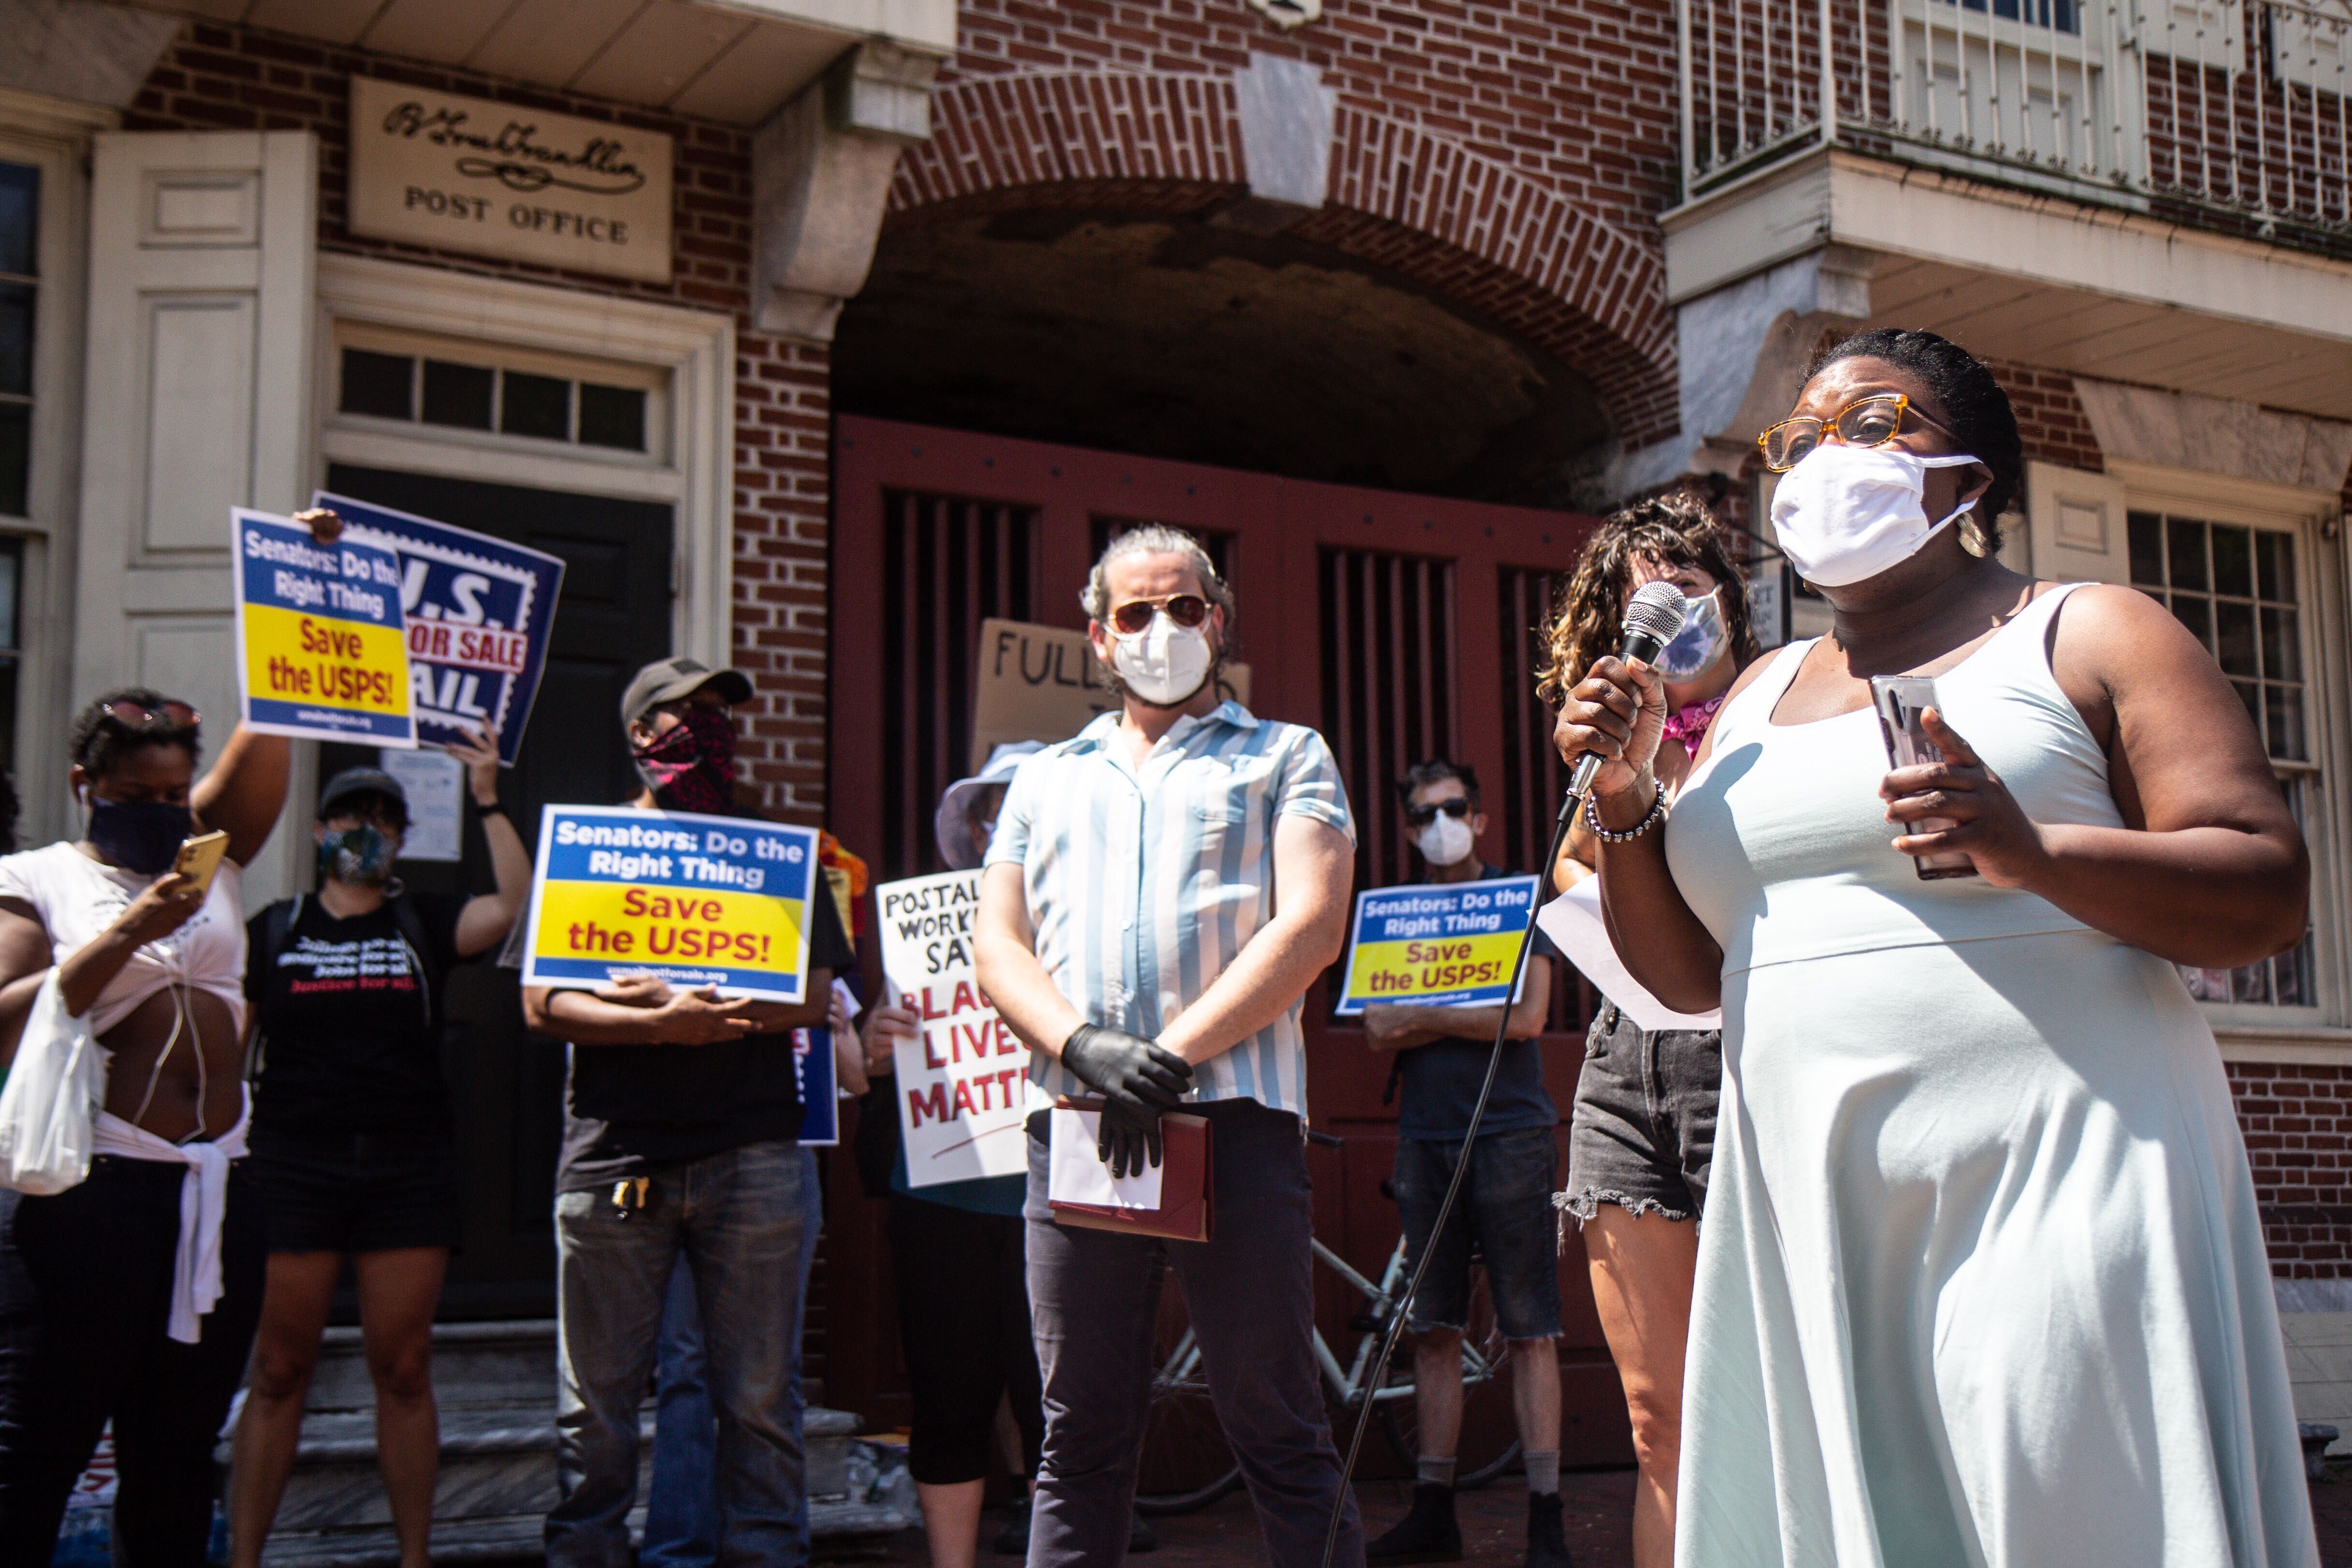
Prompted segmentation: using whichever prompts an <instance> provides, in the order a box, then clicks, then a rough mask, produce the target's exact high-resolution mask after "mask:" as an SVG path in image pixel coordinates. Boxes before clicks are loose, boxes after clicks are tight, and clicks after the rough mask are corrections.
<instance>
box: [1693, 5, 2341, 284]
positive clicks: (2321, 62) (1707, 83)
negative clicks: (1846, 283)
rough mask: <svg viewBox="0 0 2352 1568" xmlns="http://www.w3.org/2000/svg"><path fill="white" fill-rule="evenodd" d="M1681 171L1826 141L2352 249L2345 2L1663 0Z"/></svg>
mask: <svg viewBox="0 0 2352 1568" xmlns="http://www.w3.org/2000/svg"><path fill="white" fill-rule="evenodd" d="M1676 25H1677V27H1678V29H1679V34H1680V44H1681V58H1682V115H1683V123H1682V132H1683V184H1684V190H1685V195H1686V196H1690V197H1696V196H1699V195H1704V194H1706V192H1707V191H1709V190H1711V189H1714V188H1716V187H1717V186H1719V185H1722V184H1727V183H1729V182H1730V181H1732V180H1735V179H1738V177H1740V176H1741V175H1742V174H1747V173H1748V172H1750V171H1752V170H1755V169H1758V168H1759V167H1762V166H1763V165H1765V164H1767V163H1772V162H1775V161H1777V160H1779V159H1780V158H1784V157H1788V156H1790V155H1792V154H1793V153H1797V152H1800V151H1801V150H1803V149H1805V148H1807V147H1813V146H1830V145H1834V146H1843V147H1848V148H1852V149H1855V150H1859V151H1864V152H1873V153H1881V154H1884V155H1887V156H1891V157H1895V158H1897V159H1900V160H1903V161H1906V162H1909V163H1927V164H1931V165H1939V166H1943V167H1947V168H1949V169H1952V170H1954V171H1956V172H1958V173H1963V174H1978V175H1980V176H1989V177H1991V178H1995V179H1999V180H2003V181H2006V182H2009V183H2012V184H2018V183H2022V184H2028V185H2032V186H2037V187H2041V188H2044V189H2049V188H2053V187H2055V188H2057V189H2059V190H2061V191H2063V193H2065V194H2072V195H2080V196H2086V197H2088V198H2090V199H2093V200H2098V201H2103V202H2107V203H2120V204H2123V205H2131V206H2136V207H2139V208H2142V209H2144V210H2149V211H2153V212H2158V213H2161V214H2164V215H2166V216H2174V217H2179V218H2181V219H2183V220H2185V221H2189V222H2195V223H2199V224H2201V225H2206V226H2221V227H2225V228H2233V229H2237V230H2240V231H2242V232H2247V233H2252V234H2257V235H2262V236H2266V237H2273V238H2278V239H2284V240H2289V241H2291V242H2296V243H2305V244H2314V245H2317V246H2320V247H2324V248H2326V249H2329V250H2334V251H2339V252H2341V251H2344V250H2347V248H2352V182H2347V172H2346V171H2347V157H2352V124H2347V93H2352V0H2307V3H2306V0H1959V3H1958V4H1955V3H1953V0H1679V4H1678V6H1677V16H1676Z"/></svg>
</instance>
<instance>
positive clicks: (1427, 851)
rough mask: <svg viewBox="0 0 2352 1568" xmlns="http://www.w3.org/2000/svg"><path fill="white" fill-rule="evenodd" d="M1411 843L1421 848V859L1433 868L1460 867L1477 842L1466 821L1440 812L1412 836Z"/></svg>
mask: <svg viewBox="0 0 2352 1568" xmlns="http://www.w3.org/2000/svg"><path fill="white" fill-rule="evenodd" d="M1412 841H1413V843H1415V844H1416V845H1419V846H1420V847H1421V858H1423V859H1424V860H1426V861H1428V862H1429V863H1430V864H1431V865H1433V866H1458V865H1460V864H1461V863H1462V862H1463V861H1465V860H1467V859H1468V858H1470V850H1471V847H1472V846H1473V845H1474V844H1475V843H1476V842H1477V841H1476V839H1475V837H1472V835H1471V832H1470V824H1469V822H1468V821H1467V820H1466V819H1465V818H1463V817H1459V816H1446V815H1445V813H1444V812H1442V811H1441V812H1439V813H1438V814H1437V816H1435V817H1434V818H1433V819H1432V820H1431V822H1430V825H1429V826H1426V827H1424V828H1423V829H1422V830H1421V831H1420V832H1419V833H1416V834H1414V835H1413V836H1412Z"/></svg>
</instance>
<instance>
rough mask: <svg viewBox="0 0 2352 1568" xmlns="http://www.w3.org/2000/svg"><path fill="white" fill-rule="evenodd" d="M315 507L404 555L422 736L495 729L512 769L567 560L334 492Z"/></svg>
mask: <svg viewBox="0 0 2352 1568" xmlns="http://www.w3.org/2000/svg"><path fill="white" fill-rule="evenodd" d="M310 504H311V505H312V506H315V507H325V508H326V509H327V510H330V511H331V512H333V513H334V514H335V515H336V516H337V517H340V518H341V519H342V520H343V521H344V522H345V523H346V524H347V525H348V526H349V528H350V531H351V535H350V536H352V537H356V538H359V539H361V540H363V541H365V542H369V543H372V544H380V545H382V546H383V547H384V548H385V549H387V550H390V551H391V552H393V553H394V555H397V556H398V557H399V558H400V603H401V607H402V609H403V610H404V611H405V612H406V615H407V626H408V671H409V681H410V687H411V694H412V699H413V701H412V706H413V707H414V708H415V710H416V738H417V740H419V741H421V742H424V743H425V744H426V745H428V746H446V745H448V744H450V743H452V742H458V741H463V740H466V739H467V738H469V736H470V732H471V731H472V730H473V729H474V727H475V726H477V725H479V724H484V723H488V725H490V726H491V727H492V728H493V729H495V730H497V731H498V732H499V761H500V762H502V763H505V764H506V765H507V766H509V767H512V766H513V765H514V760H515V757H516V756H517V755H518V754H519V753H520V750H521V747H522V732H523V727H524V725H525V724H527V723H528V722H530V708H531V703H532V702H533V701H534V700H537V698H538V696H539V678H540V676H541V673H543V672H544V671H545V669H546V668H547V649H548V643H549V640H550V638H551V637H553V636H554V631H555V605H556V600H557V596H558V595H561V594H562V591H563V560H562V557H561V556H556V555H550V554H548V553H547V552H544V551H540V550H531V549H528V548H526V547H524V546H522V545H520V544H509V543H508V542H506V541H505V540H503V539H492V538H491V537H490V536H489V535H488V534H486V533H476V532H474V531H472V530H470V529H464V528H458V527H457V526H455V525H453V524H450V523H446V522H436V521H433V520H432V519H431V518H429V517H416V516H414V515H412V514H411V513H408V512H404V511H394V510H392V509H391V508H390V507H383V506H374V505H372V504H370V503H369V502H367V501H363V500H352V499H351V498H350V497H349V496H339V495H335V494H332V493H331V492H330V491H327V490H320V491H318V492H317V493H316V494H315V495H313V496H312V497H311V499H310Z"/></svg>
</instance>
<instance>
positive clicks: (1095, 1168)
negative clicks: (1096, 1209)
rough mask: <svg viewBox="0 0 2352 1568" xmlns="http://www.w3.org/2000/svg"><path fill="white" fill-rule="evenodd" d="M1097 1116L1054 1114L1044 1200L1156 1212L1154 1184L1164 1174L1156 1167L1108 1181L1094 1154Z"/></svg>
mask: <svg viewBox="0 0 2352 1568" xmlns="http://www.w3.org/2000/svg"><path fill="white" fill-rule="evenodd" d="M1101 1121H1102V1116H1101V1114H1100V1113H1099V1112H1097V1111H1092V1110H1063V1109H1062V1108H1061V1107H1060V1106H1055V1108H1054V1115H1053V1121H1052V1135H1051V1142H1050V1145H1049V1148H1050V1163H1048V1165H1047V1167H1046V1177H1045V1197H1046V1200H1047V1201H1048V1202H1050V1203H1065V1204H1103V1205H1110V1206H1112V1207H1115V1208H1123V1209H1157V1208H1158V1207H1159V1206H1160V1176H1161V1175H1162V1174H1163V1171H1162V1169H1161V1167H1160V1166H1158V1165H1146V1166H1144V1167H1143V1173H1142V1174H1141V1175H1139V1176H1121V1177H1119V1178H1118V1179H1117V1180H1113V1179H1112V1177H1111V1173H1110V1167H1109V1166H1108V1165H1106V1164H1104V1163H1103V1159H1102V1156H1101V1155H1100V1154H1099V1153H1097V1152H1096V1150H1095V1141H1096V1140H1097V1138H1099V1137H1100V1136H1101V1135H1102V1134H1101V1131H1100V1123H1101Z"/></svg>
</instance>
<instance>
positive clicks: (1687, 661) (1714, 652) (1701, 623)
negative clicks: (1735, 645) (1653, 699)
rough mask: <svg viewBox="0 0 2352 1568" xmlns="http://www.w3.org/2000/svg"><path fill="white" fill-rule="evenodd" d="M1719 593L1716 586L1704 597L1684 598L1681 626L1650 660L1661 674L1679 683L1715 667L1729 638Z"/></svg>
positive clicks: (1728, 629) (1720, 592) (1729, 632)
mask: <svg viewBox="0 0 2352 1568" xmlns="http://www.w3.org/2000/svg"><path fill="white" fill-rule="evenodd" d="M1722 593H1723V590H1721V589H1720V588H1718V589H1716V590H1715V591H1714V592H1712V593H1709V594H1708V595H1706V596H1705V597H1704V598H1697V599H1685V600H1684V601H1683V629H1682V630H1681V631H1679V632H1677V633H1675V640H1674V641H1672V642H1670V643H1668V644H1667V645H1666V646H1665V647H1663V648H1660V649H1659V650H1658V657H1657V658H1654V659H1652V660H1651V661H1650V662H1651V665H1652V666H1653V667H1654V668H1655V669H1656V670H1657V672H1658V673H1659V674H1660V675H1663V676H1664V677H1665V678H1666V679H1668V680H1671V681H1674V682H1675V683H1676V684H1678V685H1679V684H1680V683H1681V682H1683V681H1685V680H1696V679H1698V678H1699V677H1700V676H1702V675H1705V674H1706V672H1707V671H1708V670H1710V669H1712V668H1715V661H1716V660H1717V659H1718V658H1722V657H1723V650H1724V648H1725V647H1726V646H1727V645H1728V644H1729V643H1730V641H1731V630H1730V628H1729V627H1727V626H1725V625H1724V624H1723V600H1722Z"/></svg>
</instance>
